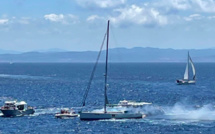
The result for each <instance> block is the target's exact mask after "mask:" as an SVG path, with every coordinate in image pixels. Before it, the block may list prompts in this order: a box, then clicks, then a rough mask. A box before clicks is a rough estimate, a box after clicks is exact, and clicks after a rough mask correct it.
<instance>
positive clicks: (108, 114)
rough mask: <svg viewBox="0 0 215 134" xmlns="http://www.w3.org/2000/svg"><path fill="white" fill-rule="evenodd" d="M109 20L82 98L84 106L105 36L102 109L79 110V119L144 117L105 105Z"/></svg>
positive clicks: (106, 101) (106, 103) (140, 114)
mask: <svg viewBox="0 0 215 134" xmlns="http://www.w3.org/2000/svg"><path fill="white" fill-rule="evenodd" d="M109 22H110V21H108V25H107V32H106V33H105V37H104V40H103V43H102V46H101V48H100V51H99V54H98V57H97V60H96V63H95V65H94V68H93V71H92V73H91V77H90V80H89V83H88V86H87V89H86V91H85V94H84V98H83V105H82V106H85V101H86V98H87V95H88V92H89V89H90V85H91V82H92V79H93V76H94V73H95V70H96V66H97V63H98V60H99V57H100V55H101V51H102V47H103V44H104V41H105V38H106V37H107V39H106V41H107V43H106V61H105V74H104V111H90V112H83V111H81V112H80V119H81V120H101V119H136V118H143V117H145V115H144V114H143V113H140V112H139V111H138V112H134V111H116V112H112V111H107V105H108V104H109V102H108V97H107V88H108V84H107V78H108V42H109Z"/></svg>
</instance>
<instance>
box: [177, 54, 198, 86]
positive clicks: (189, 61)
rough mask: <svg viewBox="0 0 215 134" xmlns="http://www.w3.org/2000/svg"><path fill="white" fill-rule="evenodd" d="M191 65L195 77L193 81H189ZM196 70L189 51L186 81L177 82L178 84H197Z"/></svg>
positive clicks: (185, 74)
mask: <svg viewBox="0 0 215 134" xmlns="http://www.w3.org/2000/svg"><path fill="white" fill-rule="evenodd" d="M189 64H191V67H192V72H193V77H192V79H189ZM195 79H196V70H195V67H194V64H193V61H192V59H191V57H190V54H189V51H188V57H187V65H186V69H185V73H184V79H180V80H176V83H177V84H179V85H185V84H195V83H196V80H195Z"/></svg>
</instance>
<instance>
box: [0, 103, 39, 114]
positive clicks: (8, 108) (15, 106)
mask: <svg viewBox="0 0 215 134" xmlns="http://www.w3.org/2000/svg"><path fill="white" fill-rule="evenodd" d="M1 112H2V113H3V116H5V117H14V116H24V115H31V114H34V112H35V110H34V108H33V107H31V106H28V105H27V103H26V102H25V101H20V102H18V101H5V104H4V106H2V107H1Z"/></svg>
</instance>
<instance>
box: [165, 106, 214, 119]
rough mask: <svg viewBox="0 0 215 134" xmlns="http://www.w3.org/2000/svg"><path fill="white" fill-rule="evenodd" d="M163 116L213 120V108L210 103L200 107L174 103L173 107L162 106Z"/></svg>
mask: <svg viewBox="0 0 215 134" xmlns="http://www.w3.org/2000/svg"><path fill="white" fill-rule="evenodd" d="M164 112H165V116H166V117H168V118H169V119H177V120H215V109H214V106H213V105H211V104H207V105H203V106H202V107H199V108H197V107H193V106H185V105H182V104H175V105H174V106H173V107H165V108H164Z"/></svg>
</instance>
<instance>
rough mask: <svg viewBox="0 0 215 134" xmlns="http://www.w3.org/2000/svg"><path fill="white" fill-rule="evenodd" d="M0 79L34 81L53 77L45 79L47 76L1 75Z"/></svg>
mask: <svg viewBox="0 0 215 134" xmlns="http://www.w3.org/2000/svg"><path fill="white" fill-rule="evenodd" d="M0 77H2V78H10V79H34V80H39V79H50V78H51V77H45V76H30V75H12V74H0Z"/></svg>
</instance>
